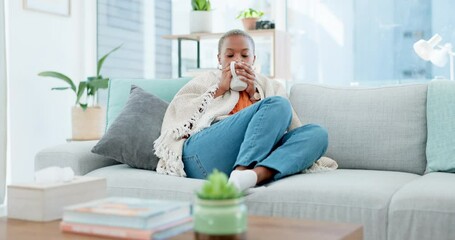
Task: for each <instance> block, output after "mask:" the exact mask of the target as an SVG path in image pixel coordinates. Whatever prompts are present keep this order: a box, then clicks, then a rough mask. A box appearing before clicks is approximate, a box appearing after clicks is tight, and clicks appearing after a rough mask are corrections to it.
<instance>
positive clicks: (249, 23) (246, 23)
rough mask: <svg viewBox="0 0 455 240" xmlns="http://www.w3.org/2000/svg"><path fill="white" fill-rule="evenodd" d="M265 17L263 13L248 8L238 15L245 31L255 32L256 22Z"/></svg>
mask: <svg viewBox="0 0 455 240" xmlns="http://www.w3.org/2000/svg"><path fill="white" fill-rule="evenodd" d="M262 16H264V12H263V11H259V10H255V9H253V8H248V9H245V10H243V11H241V12H240V13H239V15H237V19H242V23H243V27H244V28H245V30H254V29H256V22H257V21H258V20H259V18H261V17H262Z"/></svg>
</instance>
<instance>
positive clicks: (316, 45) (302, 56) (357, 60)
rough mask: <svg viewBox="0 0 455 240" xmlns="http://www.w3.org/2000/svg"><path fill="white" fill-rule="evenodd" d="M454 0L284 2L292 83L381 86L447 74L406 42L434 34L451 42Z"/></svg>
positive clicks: (314, 0)
mask: <svg viewBox="0 0 455 240" xmlns="http://www.w3.org/2000/svg"><path fill="white" fill-rule="evenodd" d="M454 8H455V2H454V1H447V0H433V1H432V0H411V1H394V0H386V1H382V0H381V1H379V0H376V1H360V0H347V1H337V0H326V1H321V0H307V1H303V2H302V1H299V0H289V1H288V6H287V12H288V14H287V22H288V31H289V33H290V34H291V36H292V46H291V48H292V49H293V50H292V56H291V62H292V67H291V69H292V76H293V80H294V81H295V82H321V83H330V84H339V85H349V84H361V85H383V84H395V83H404V82H414V81H427V80H428V79H431V78H433V77H434V76H437V75H442V76H445V77H446V78H448V77H449V70H448V66H446V67H445V68H442V69H441V68H438V67H435V66H433V65H432V64H431V63H429V62H425V61H423V60H422V59H420V58H419V57H418V56H417V55H416V54H415V53H414V51H413V48H412V45H413V43H414V42H416V41H417V40H419V39H421V38H424V39H429V38H430V37H431V36H432V35H433V34H435V33H439V34H440V35H441V36H442V37H443V39H444V41H445V42H451V43H455V28H454V23H455V15H453V14H452V13H451V10H450V9H454Z"/></svg>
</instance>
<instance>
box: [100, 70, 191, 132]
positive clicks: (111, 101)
mask: <svg viewBox="0 0 455 240" xmlns="http://www.w3.org/2000/svg"><path fill="white" fill-rule="evenodd" d="M189 80H190V78H176V79H111V80H110V81H109V89H108V98H107V109H106V130H107V129H108V128H109V126H110V124H112V123H113V122H114V120H115V118H117V116H118V115H119V114H120V112H121V111H122V109H123V107H124V106H125V104H126V102H127V101H128V97H129V96H130V90H131V85H136V86H138V87H140V88H142V89H144V90H145V91H146V92H148V93H151V94H154V95H155V96H157V97H159V98H161V99H163V100H164V101H166V102H170V101H171V100H172V98H174V95H175V94H176V93H177V92H178V91H179V90H180V88H181V87H183V85H185V84H186V83H187V82H188V81H189Z"/></svg>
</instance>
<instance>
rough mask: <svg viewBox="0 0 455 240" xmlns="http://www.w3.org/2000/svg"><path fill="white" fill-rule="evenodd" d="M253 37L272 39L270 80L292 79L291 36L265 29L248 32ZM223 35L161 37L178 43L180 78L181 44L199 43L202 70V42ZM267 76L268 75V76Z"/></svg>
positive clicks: (198, 64)
mask: <svg viewBox="0 0 455 240" xmlns="http://www.w3.org/2000/svg"><path fill="white" fill-rule="evenodd" d="M247 33H248V34H250V35H251V37H253V39H254V38H257V37H270V38H271V40H272V41H271V44H272V48H271V49H272V50H271V59H270V74H269V76H268V77H270V78H280V79H289V78H290V60H289V59H290V54H289V52H290V51H289V46H290V40H289V36H288V34H287V33H286V32H284V31H279V30H275V29H265V30H252V31H247ZM223 34H224V32H223V33H192V34H176V35H162V36H161V37H162V38H164V39H169V40H177V41H178V61H179V64H178V68H179V77H181V76H182V70H181V68H182V55H181V51H182V50H181V49H182V47H181V42H182V41H185V40H189V41H196V43H197V52H196V55H197V57H196V59H197V68H200V42H201V40H204V39H219V38H220V37H221V36H222V35H223ZM266 75H267V74H266Z"/></svg>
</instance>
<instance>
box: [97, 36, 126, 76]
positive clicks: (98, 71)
mask: <svg viewBox="0 0 455 240" xmlns="http://www.w3.org/2000/svg"><path fill="white" fill-rule="evenodd" d="M122 46H123V43H122V44H120V45H119V46H118V47H116V48H114V49H112V50H111V51H110V52H108V53H106V55H104V56H103V57H102V58H100V60H98V64H97V65H96V76H99V75H100V71H101V67H102V66H103V63H104V61H105V60H106V58H107V57H108V56H109V54H111V53H113V52H115V51H117V50H118V49H119V48H120V47H122Z"/></svg>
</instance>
